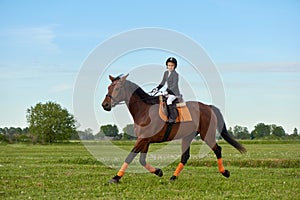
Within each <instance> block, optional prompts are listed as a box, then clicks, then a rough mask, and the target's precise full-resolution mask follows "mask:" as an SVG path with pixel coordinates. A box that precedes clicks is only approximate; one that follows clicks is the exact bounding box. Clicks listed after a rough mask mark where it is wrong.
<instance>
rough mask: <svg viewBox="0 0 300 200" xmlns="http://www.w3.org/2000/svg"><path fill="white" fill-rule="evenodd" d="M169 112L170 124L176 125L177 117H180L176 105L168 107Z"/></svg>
mask: <svg viewBox="0 0 300 200" xmlns="http://www.w3.org/2000/svg"><path fill="white" fill-rule="evenodd" d="M168 112H169V119H168V121H167V122H168V123H170V124H171V123H176V117H177V115H178V113H177V109H176V104H171V105H168Z"/></svg>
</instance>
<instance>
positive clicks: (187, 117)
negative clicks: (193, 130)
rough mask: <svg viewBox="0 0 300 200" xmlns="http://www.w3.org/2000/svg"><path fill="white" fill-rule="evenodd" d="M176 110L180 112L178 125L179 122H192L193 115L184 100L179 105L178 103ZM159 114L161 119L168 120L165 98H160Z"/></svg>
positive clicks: (177, 119)
mask: <svg viewBox="0 0 300 200" xmlns="http://www.w3.org/2000/svg"><path fill="white" fill-rule="evenodd" d="M176 108H177V111H178V116H177V118H176V123H178V122H190V121H192V117H191V113H190V111H189V109H188V107H187V106H186V103H185V102H184V101H183V100H180V101H179V102H178V103H176ZM158 110H159V111H158V113H159V116H160V118H161V119H162V120H163V121H167V120H168V111H167V105H166V102H165V99H164V97H163V96H159V109H158Z"/></svg>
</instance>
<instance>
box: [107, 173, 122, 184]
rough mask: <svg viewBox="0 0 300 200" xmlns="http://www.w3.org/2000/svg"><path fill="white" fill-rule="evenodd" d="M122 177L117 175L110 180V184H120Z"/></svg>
mask: <svg viewBox="0 0 300 200" xmlns="http://www.w3.org/2000/svg"><path fill="white" fill-rule="evenodd" d="M120 179H121V177H120V176H118V175H116V176H114V177H113V178H112V179H110V180H109V182H108V183H109V184H114V183H119V182H120Z"/></svg>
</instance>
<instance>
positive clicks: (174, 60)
mask: <svg viewBox="0 0 300 200" xmlns="http://www.w3.org/2000/svg"><path fill="white" fill-rule="evenodd" d="M168 62H172V63H174V64H175V67H174V69H176V67H177V60H176V59H175V58H174V57H170V58H168V59H167V61H166V65H168Z"/></svg>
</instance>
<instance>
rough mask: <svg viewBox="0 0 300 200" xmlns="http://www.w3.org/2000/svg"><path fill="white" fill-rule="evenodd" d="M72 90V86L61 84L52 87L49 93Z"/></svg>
mask: <svg viewBox="0 0 300 200" xmlns="http://www.w3.org/2000/svg"><path fill="white" fill-rule="evenodd" d="M72 89H73V85H70V84H67V83H62V84H58V85H55V86H53V87H52V88H51V89H50V91H51V92H54V93H56V92H64V91H67V90H72Z"/></svg>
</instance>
